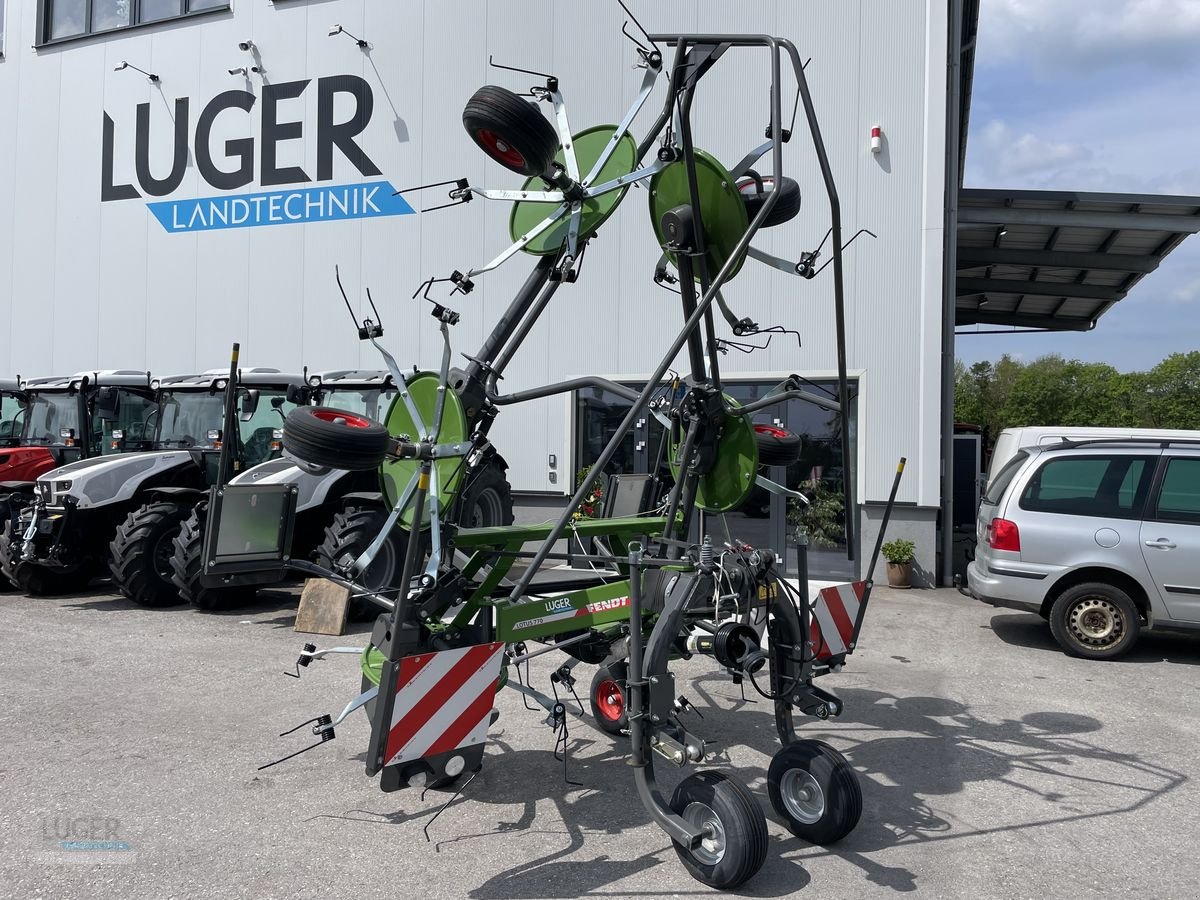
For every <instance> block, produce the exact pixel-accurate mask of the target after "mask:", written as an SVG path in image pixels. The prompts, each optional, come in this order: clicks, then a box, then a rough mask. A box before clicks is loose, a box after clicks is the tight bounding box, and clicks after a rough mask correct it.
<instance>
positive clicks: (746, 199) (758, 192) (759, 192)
mask: <svg viewBox="0 0 1200 900" xmlns="http://www.w3.org/2000/svg"><path fill="white" fill-rule="evenodd" d="M779 183H780V184H781V185H782V187H781V188H780V189H779V199H778V200H776V201H775V205H774V206H772V207H771V211H770V212H769V213H767V218H766V219H765V220H764V221H763V223H762V227H763V228H770V227H771V226H772V225H782V224H783V223H784V222H790V221H791V220H792V219H794V218H796V216H797V214H798V213H799V212H800V185H799V184H797V183H796V180H795V179H794V178H788V177H787V176H784V177H783V178H782V179H781V180H780V182H779ZM737 189H738V193H740V194H741V195H742V203H744V204H745V205H746V216H747V218H749V219H750V221H754V217H755V216H757V215H758V211H759V210H760V209H762V207H763V204H764V203H766V202H767V198H768V197H770V196H771V193H772V192H773V191H774V190H775V179H774V178H772V177H771V176H770V175H767V176H761V177H760V176H759V174H758V173H757V172H753V171H752V172H751V173H750V174H749V175H747V176H745V177H744V178H739V179H738V182H737Z"/></svg>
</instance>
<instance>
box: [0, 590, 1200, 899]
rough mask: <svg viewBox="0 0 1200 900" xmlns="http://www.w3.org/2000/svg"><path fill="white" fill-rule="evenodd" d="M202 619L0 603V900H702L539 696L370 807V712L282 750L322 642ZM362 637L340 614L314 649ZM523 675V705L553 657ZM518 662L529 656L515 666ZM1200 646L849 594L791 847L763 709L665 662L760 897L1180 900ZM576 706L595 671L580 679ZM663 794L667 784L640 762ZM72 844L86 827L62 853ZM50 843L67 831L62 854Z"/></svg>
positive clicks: (1191, 882) (600, 749) (1190, 827)
mask: <svg viewBox="0 0 1200 900" xmlns="http://www.w3.org/2000/svg"><path fill="white" fill-rule="evenodd" d="M262 599H263V601H264V602H263V605H261V606H259V607H257V608H255V609H253V610H249V611H242V612H238V613H231V614H226V615H203V614H199V613H194V612H192V611H190V610H187V609H176V610H143V609H138V608H134V607H131V606H130V605H129V604H128V603H126V602H124V601H122V600H119V599H115V598H113V597H112V596H110V595H104V594H88V595H79V596H73V597H67V598H57V599H32V598H23V597H19V596H14V595H5V596H2V597H0V631H2V633H3V634H4V643H5V649H4V653H3V655H2V656H0V699H2V703H0V730H2V733H3V739H2V740H0V785H2V791H3V813H2V814H0V895H3V896H7V897H20V898H31V897H46V898H50V897H54V898H59V897H89V898H92V897H120V898H134V897H146V898H167V897H181V898H182V897H189V898H190V897H213V898H216V897H220V898H228V897H253V898H273V897H342V896H353V897H359V898H370V897H470V898H482V900H488V898H509V897H513V898H542V897H582V896H598V897H639V896H689V895H695V894H705V893H710V891H709V890H708V889H707V888H705V887H704V886H702V885H700V884H699V883H698V882H695V881H693V880H692V879H691V878H690V877H689V876H688V875H687V874H686V872H685V871H684V869H683V867H682V866H681V865H680V864H679V863H678V861H677V860H676V857H675V853H674V851H673V850H672V848H671V845H670V842H669V841H668V839H667V838H666V837H665V835H664V834H663V832H661V831H660V830H659V829H658V828H656V827H654V826H653V825H651V824H650V822H649V818H648V816H647V814H646V812H645V811H644V810H643V808H642V807H641V805H640V804H639V803H638V801H637V798H636V795H635V792H634V789H633V782H632V778H631V776H630V772H629V769H628V767H627V766H626V765H625V763H624V748H623V747H621V746H618V745H616V744H614V743H613V742H612V741H611V740H610V739H609V738H607V737H605V736H602V735H600V734H599V733H597V732H595V731H593V730H592V729H590V728H589V727H587V726H586V724H585V723H584V722H582V721H579V720H572V721H571V723H570V724H571V727H570V736H569V745H570V754H569V757H568V761H567V768H566V770H565V777H566V778H569V779H570V781H571V783H567V782H566V781H565V780H564V768H563V764H562V763H561V762H557V761H555V759H554V758H553V756H552V750H553V746H554V742H555V736H554V734H553V733H552V732H551V730H550V729H549V728H548V727H547V726H546V725H545V724H544V721H543V719H544V716H543V715H542V714H541V713H539V712H530V711H527V710H525V709H524V707H523V704H522V701H521V697H520V696H519V695H517V694H516V693H515V692H512V691H505V692H503V693H502V694H501V696H500V697H499V700H498V707H499V709H500V712H501V715H500V719H499V721H498V722H497V723H496V724H495V725H494V726H493V728H492V731H491V737H492V741H491V744H490V746H489V750H488V753H487V756H486V760H485V765H484V768H483V770H482V772H481V774H480V775H479V776H478V777H477V778H476V779H475V780H474V781H473V782H472V783H471V784H470V785H469V786H468V787H467V788H466V791H465V795H464V796H463V797H462V798H461V799H459V800H456V801H455V802H454V803H453V804H452V805H451V806H450V807H449V808H448V809H447V810H446V811H445V812H444V813H442V815H441V816H440V817H439V818H438V819H437V821H435V822H433V823H432V825H431V826H430V827H429V838H430V841H429V842H427V841H426V839H425V835H424V834H423V831H422V829H423V828H424V827H425V826H426V824H427V823H428V822H429V819H430V817H431V815H432V814H433V812H434V811H435V810H436V809H437V807H438V806H439V805H440V804H441V803H442V802H444V801H445V799H447V796H448V795H446V794H438V793H434V792H430V793H429V795H428V796H426V797H425V798H424V799H422V797H421V795H420V793H419V792H416V791H411V790H410V791H402V792H397V793H392V794H384V793H381V792H380V791H379V790H378V788H377V787H376V783H375V781H374V780H371V779H367V778H366V777H364V775H363V765H362V754H363V751H364V750H365V747H366V739H367V734H368V726H367V722H366V718H365V716H362V714H361V713H360V714H356V716H355V717H352V718H351V719H350V720H349V721H347V722H346V723H345V724H344V725H343V726H341V727H340V728H339V729H338V736H337V739H336V740H335V741H333V742H331V743H327V744H325V745H323V746H321V747H319V748H317V749H314V750H312V751H311V752H308V753H304V754H302V755H300V756H299V757H297V758H295V759H292V760H289V761H288V762H285V763H283V764H281V765H279V766H275V767H273V768H270V769H267V770H264V771H258V770H257V767H258V766H260V765H262V764H263V763H266V762H269V761H270V760H272V759H275V758H277V757H279V756H282V755H284V754H286V753H290V752H292V751H294V750H298V749H300V748H301V747H303V746H306V745H307V744H308V743H310V742H311V735H310V734H309V733H308V732H307V729H303V730H302V731H300V732H297V733H296V734H293V735H289V736H287V737H279V733H280V732H282V731H285V730H287V729H289V728H292V727H294V726H296V725H298V724H300V723H301V722H303V721H304V720H305V719H309V718H311V717H313V716H316V715H318V714H321V713H327V712H328V713H333V714H336V713H337V712H338V711H339V710H340V709H341V708H342V706H343V705H344V704H345V703H346V702H347V701H348V700H350V699H351V698H352V697H353V696H354V695H355V694H356V693H357V690H358V678H357V674H356V671H357V670H356V662H355V661H354V660H353V659H352V658H348V657H341V658H334V659H333V660H326V661H322V662H318V663H316V664H314V665H313V666H311V667H310V668H309V669H307V670H303V677H302V678H301V679H300V680H296V679H294V678H287V677H285V676H284V674H283V673H284V671H285V670H288V669H291V668H292V665H293V663H294V661H295V659H296V654H297V651H298V650H299V648H300V645H301V644H302V643H303V642H304V641H305V640H309V638H307V637H305V636H302V635H298V634H295V633H294V632H293V631H292V624H293V618H294V611H295V603H296V598H295V596H294V595H293V594H290V593H287V592H273V593H264V594H263V595H262ZM365 640H366V634H365V628H364V629H360V630H359V633H357V634H354V635H349V636H347V637H345V638H341V639H330V638H320V639H317V641H316V642H317V643H318V645H320V646H329V645H330V644H334V643H340V644H355V643H362V642H363V641H365ZM554 658H557V654H551V655H550V656H549V657H548V658H543V659H539V660H535V661H534V665H533V679H534V684H535V686H538V687H540V688H543V689H545V690H547V691H549V680H548V675H549V673H550V671H551V668H552V666H553V665H554V663H552V662H550V661H548V659H554ZM539 663H540V665H539ZM1198 663H1200V640H1197V639H1189V638H1183V637H1171V636H1162V637H1146V638H1144V639H1143V642H1142V643H1141V645H1140V646H1139V647H1138V648H1137V649H1136V650H1135V651H1134V653H1133V655H1132V656H1131V657H1129V658H1127V659H1125V660H1122V661H1119V662H1109V663H1095V662H1085V661H1081V660H1074V659H1070V658H1068V657H1066V656H1064V655H1063V654H1062V653H1060V652H1059V651H1058V649H1057V648H1056V646H1055V645H1054V644H1053V643H1052V641H1051V639H1050V637H1049V634H1048V631H1047V629H1046V627H1045V624H1044V623H1043V622H1042V620H1041V619H1039V618H1037V617H1036V616H1032V615H1023V614H1016V613H1011V612H1008V611H1003V610H994V609H992V608H990V607H986V606H983V605H982V604H979V603H977V602H975V601H972V600H969V599H967V598H965V597H963V596H961V595H959V594H958V593H956V592H954V591H949V590H938V591H903V592H902V591H889V590H886V589H880V590H878V591H877V592H876V594H875V599H874V600H873V606H872V608H871V610H870V613H869V615H868V619H867V623H866V626H865V629H864V633H863V638H862V641H861V643H860V648H859V651H858V652H857V653H856V654H855V655H854V656H852V657H851V658H850V661H849V664H848V666H847V668H846V670H845V671H844V672H842V673H840V674H836V675H831V676H829V677H826V678H823V679H821V680H820V683H821V685H822V686H823V687H825V688H827V689H830V690H833V691H834V692H835V693H838V694H839V695H840V696H841V697H842V698H843V699H844V701H845V703H846V711H845V714H844V715H843V716H842V718H841V719H839V720H837V721H830V722H819V721H816V720H804V721H803V725H804V736H806V737H814V738H820V739H822V740H827V741H829V742H830V743H831V744H833V745H834V746H836V747H838V748H839V749H841V750H842V751H844V752H845V753H846V754H847V756H848V757H849V758H850V760H851V762H852V763H853V764H854V766H855V767H856V769H857V770H858V772H859V774H860V776H861V779H862V788H863V796H864V810H863V816H862V821H861V823H860V824H859V826H858V828H857V830H856V831H855V832H853V833H852V834H851V835H850V836H849V837H848V838H847V839H846V840H844V841H843V842H842V843H841V844H838V845H836V846H833V847H829V848H822V847H814V846H809V845H805V844H802V843H801V842H799V841H798V840H796V839H795V838H794V837H792V836H791V835H790V834H789V833H788V832H787V831H786V830H785V829H784V828H783V826H782V825H781V824H780V822H779V820H778V817H777V816H776V815H775V814H774V812H773V811H772V810H771V809H770V804H769V802H768V801H767V798H766V788H765V771H766V767H767V765H768V763H769V761H770V757H771V754H772V753H773V752H774V751H775V750H776V749H777V746H778V745H777V743H776V738H775V731H774V724H773V717H772V714H771V707H770V704H769V703H768V702H766V701H765V700H763V699H762V698H757V697H756V698H753V700H756V701H757V702H751V699H752V698H747V702H743V701H742V699H741V694H740V692H739V690H738V688H737V687H735V686H733V685H732V684H730V682H729V681H728V680H727V679H725V678H724V677H723V676H722V675H721V674H720V672H719V671H718V670H717V669H716V667H715V665H714V664H712V663H711V662H709V661H706V660H702V659H693V660H691V661H689V662H686V663H681V664H679V665H678V666H677V668H676V669H675V671H676V672H677V678H678V685H679V690H680V692H681V693H682V694H683V695H684V696H686V697H687V698H688V699H689V700H690V701H691V702H692V703H694V704H695V705H696V706H697V707H698V709H699V710H700V712H701V713H702V714H703V716H704V718H703V719H700V718H698V717H695V716H691V717H690V719H691V721H689V723H688V725H689V728H690V729H691V730H693V731H695V732H696V733H698V734H700V735H701V736H703V737H705V738H706V739H707V740H709V741H710V742H711V743H712V745H713V747H714V750H715V756H716V759H715V761H714V764H715V765H718V766H720V767H721V768H724V769H725V770H727V771H732V772H734V773H737V774H738V775H740V776H741V777H742V778H743V779H745V780H746V781H747V782H748V784H749V785H750V787H751V788H752V789H753V790H754V792H755V793H756V795H757V796H758V798H759V801H760V803H761V804H762V805H763V808H764V810H765V811H766V814H767V818H768V827H769V830H770V837H771V841H770V849H769V851H768V855H767V861H766V864H765V865H764V866H763V868H762V870H761V871H760V872H759V874H758V875H757V876H756V877H754V878H753V879H752V880H751V881H749V882H748V883H747V884H746V885H745V887H744V890H743V891H741V893H744V894H746V895H750V896H760V897H783V896H790V895H795V896H801V897H839V898H840V897H876V896H891V895H894V894H896V893H905V892H916V893H917V894H918V895H920V896H928V897H976V898H978V897H1003V898H1008V897H1088V896H1097V897H1098V896H1115V895H1120V894H1128V895H1134V896H1147V897H1191V896H1194V889H1195V885H1196V884H1197V882H1198V880H1200V862H1198V861H1197V856H1196V854H1195V852H1194V849H1195V848H1194V843H1195V838H1196V835H1197V824H1198V822H1200V813H1198V812H1197V804H1196V800H1195V789H1194V786H1193V784H1192V783H1191V782H1192V780H1193V779H1195V778H1196V777H1197V776H1198V775H1200V755H1198V754H1197V753H1196V747H1197V746H1198V745H1200V716H1197V715H1196V697H1197V695H1198V693H1200V666H1198V665H1197V664H1198ZM576 671H577V673H579V675H580V685H579V687H578V690H579V692H580V695H581V696H583V697H584V702H585V704H586V688H587V684H588V681H589V680H590V676H591V670H590V668H589V667H584V666H581V667H579V669H577V670H576ZM657 770H658V772H659V775H660V780H661V781H663V782H664V783H665V785H666V787H667V789H668V791H669V790H670V788H671V787H673V785H674V783H675V781H677V780H678V778H679V777H680V776H679V774H678V772H675V771H672V770H671V767H669V766H667V765H666V764H665V763H663V762H661V761H660V762H659V763H658V766H657ZM72 841H99V842H100V843H99V844H98V845H97V844H89V845H87V846H101V847H104V848H106V849H103V850H94V849H90V850H82V851H81V850H73V849H70V848H71V847H72V846H73V845H72V844H71V842H72ZM64 842H66V847H65V848H64V846H63V844H64Z"/></svg>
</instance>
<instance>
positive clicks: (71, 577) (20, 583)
mask: <svg viewBox="0 0 1200 900" xmlns="http://www.w3.org/2000/svg"><path fill="white" fill-rule="evenodd" d="M20 556H21V542H20V541H19V540H15V539H14V538H13V525H12V522H11V521H8V522H5V523H4V528H3V530H0V573H2V574H3V578H2V579H0V580H2V581H4V582H6V584H5V586H4V588H5V589H7V588H15V589H17V590H20V591H23V592H24V593H26V594H28V595H30V596H32V597H52V596H56V595H58V594H74V593H77V592H78V591H82V590H85V589H86V588H87V586H88V583H89V582H90V581H91V580H92V571H91V569H90V568H88V567H86V566H76V567H74V568H69V569H67V568H54V569H52V568H50V567H49V566H39V565H36V564H35V563H29V562H21V559H20Z"/></svg>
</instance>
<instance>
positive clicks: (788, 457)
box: [754, 425, 804, 466]
mask: <svg viewBox="0 0 1200 900" xmlns="http://www.w3.org/2000/svg"><path fill="white" fill-rule="evenodd" d="M754 439H755V441H757V442H758V463H759V465H762V466H790V465H791V464H792V463H794V462H796V461H797V460H798V459H800V449H801V447H802V446H803V443H804V442H803V441H802V440H801V438H800V435H798V434H793V433H792V432H790V431H787V430H785V429H783V428H776V427H775V426H774V425H755V426H754Z"/></svg>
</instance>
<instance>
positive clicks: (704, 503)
mask: <svg viewBox="0 0 1200 900" xmlns="http://www.w3.org/2000/svg"><path fill="white" fill-rule="evenodd" d="M724 396H725V403H726V405H727V406H728V407H730V408H736V407H737V406H738V402H737V401H736V400H734V399H733V398H732V397H730V396H729V395H728V394H725V395H724ZM681 443H682V435H681V440H680V442H676V441H674V440H671V441H670V445H669V446H668V448H667V453H668V455H669V458H670V465H671V475H672V477H674V478H675V479H676V480H678V479H679V477H680V472H679V461H678V456H679V448H680V445H681ZM757 473H758V438H756V437H755V435H754V425H753V423H752V422H751V421H750V419H749V417H747V416H729V417H728V418H726V420H725V424H724V425H723V426H722V428H721V436H720V438H718V440H717V458H716V461H715V462H714V463H713V467H712V469H711V470H709V471H708V472H707V473H706V474H704V475H701V476H700V480H699V483H698V484H697V485H696V505H697V506H699V507H700V508H701V509H702V510H704V511H705V512H710V513H723V512H729V511H730V510H733V509H737V508H738V507H739V506H741V505H742V503H743V502H744V501H745V499H746V497H747V496H749V494H750V490H751V489H752V488H753V487H754V477H755V475H756V474H757Z"/></svg>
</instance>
